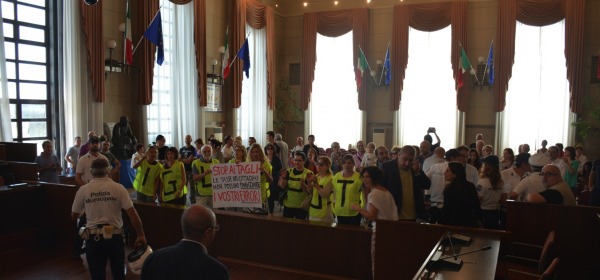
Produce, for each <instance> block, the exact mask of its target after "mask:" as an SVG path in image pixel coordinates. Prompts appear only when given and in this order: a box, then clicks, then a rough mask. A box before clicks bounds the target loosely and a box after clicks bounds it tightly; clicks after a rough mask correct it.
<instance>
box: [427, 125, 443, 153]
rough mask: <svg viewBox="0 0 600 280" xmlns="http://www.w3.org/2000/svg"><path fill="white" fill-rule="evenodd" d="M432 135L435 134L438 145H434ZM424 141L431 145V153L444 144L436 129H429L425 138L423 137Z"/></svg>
mask: <svg viewBox="0 0 600 280" xmlns="http://www.w3.org/2000/svg"><path fill="white" fill-rule="evenodd" d="M430 133H433V135H435V139H436V141H437V143H435V144H433V137H431V135H429V134H430ZM423 140H425V141H427V142H429V144H430V146H431V147H430V148H429V150H430V151H434V150H435V148H437V147H439V146H440V144H441V143H442V140H440V137H439V136H438V135H437V133H436V132H435V127H430V128H428V129H427V134H425V136H424V137H423Z"/></svg>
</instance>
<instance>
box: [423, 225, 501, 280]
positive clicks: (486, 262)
mask: <svg viewBox="0 0 600 280" xmlns="http://www.w3.org/2000/svg"><path fill="white" fill-rule="evenodd" d="M446 236H447V235H446V234H444V235H442V237H441V238H440V240H439V241H438V243H437V244H436V245H435V246H434V247H433V250H431V253H430V254H429V257H427V259H426V260H425V262H424V263H423V265H421V268H420V269H419V271H418V272H417V274H415V277H414V278H413V280H421V279H423V280H424V279H444V280H454V279H456V280H461V279H481V280H485V279H490V280H491V279H494V277H495V274H496V262H497V259H498V252H499V250H500V240H499V239H498V238H494V237H490V236H485V235H479V234H477V235H473V234H469V235H468V236H470V237H471V238H472V240H471V243H470V244H469V245H466V244H465V245H462V244H459V243H457V242H453V244H452V245H453V247H454V251H455V252H456V254H457V255H460V254H464V255H461V256H458V257H457V258H459V259H460V260H462V261H463V264H462V266H460V267H457V268H452V267H451V266H449V265H446V264H444V263H440V262H443V260H442V261H437V262H435V261H433V259H434V258H435V257H434V256H435V255H436V254H437V255H438V256H439V253H440V252H442V253H443V255H444V256H452V255H453V253H452V249H451V248H450V246H449V245H448V243H447V241H446V242H445V240H446ZM488 245H490V246H491V247H492V248H491V249H489V250H482V251H476V250H479V249H481V248H483V247H485V246H488ZM440 250H441V251H440ZM428 272H429V273H431V274H428ZM434 273H435V275H437V276H435V277H433V275H434ZM426 275H429V276H430V277H431V278H427V277H426ZM439 277H441V278H439Z"/></svg>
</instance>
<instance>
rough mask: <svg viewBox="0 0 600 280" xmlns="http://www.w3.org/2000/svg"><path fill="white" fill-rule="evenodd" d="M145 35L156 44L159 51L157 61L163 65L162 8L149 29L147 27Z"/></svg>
mask: <svg viewBox="0 0 600 280" xmlns="http://www.w3.org/2000/svg"><path fill="white" fill-rule="evenodd" d="M144 37H146V38H147V39H148V41H150V42H152V44H154V45H156V51H157V52H158V54H157V56H156V63H158V65H162V63H163V61H165V47H164V45H163V32H162V20H161V17H160V10H159V11H158V13H157V14H156V17H155V18H154V19H153V20H152V22H151V23H150V26H148V29H146V32H144Z"/></svg>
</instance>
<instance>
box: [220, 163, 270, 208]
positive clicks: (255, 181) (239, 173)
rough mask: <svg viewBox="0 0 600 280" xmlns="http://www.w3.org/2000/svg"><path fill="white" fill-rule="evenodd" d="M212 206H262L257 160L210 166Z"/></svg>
mask: <svg viewBox="0 0 600 280" xmlns="http://www.w3.org/2000/svg"><path fill="white" fill-rule="evenodd" d="M212 187H213V207H215V208H221V207H262V201H261V193H260V165H259V163H258V162H241V163H237V164H216V165H213V167H212Z"/></svg>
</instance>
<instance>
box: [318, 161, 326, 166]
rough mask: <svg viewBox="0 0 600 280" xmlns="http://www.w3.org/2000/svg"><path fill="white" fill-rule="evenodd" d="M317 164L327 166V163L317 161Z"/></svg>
mask: <svg viewBox="0 0 600 280" xmlns="http://www.w3.org/2000/svg"><path fill="white" fill-rule="evenodd" d="M319 166H327V163H324V162H319Z"/></svg>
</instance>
